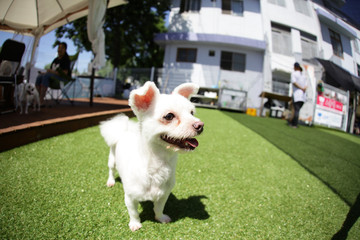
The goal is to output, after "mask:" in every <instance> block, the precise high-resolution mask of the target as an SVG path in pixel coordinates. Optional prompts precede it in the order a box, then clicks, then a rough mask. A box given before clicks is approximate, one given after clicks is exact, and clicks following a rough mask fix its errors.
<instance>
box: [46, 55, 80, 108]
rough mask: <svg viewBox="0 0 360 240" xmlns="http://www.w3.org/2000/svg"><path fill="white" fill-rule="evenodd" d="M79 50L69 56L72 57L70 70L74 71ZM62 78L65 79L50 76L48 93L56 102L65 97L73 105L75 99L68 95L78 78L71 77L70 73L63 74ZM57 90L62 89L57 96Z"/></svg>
mask: <svg viewBox="0 0 360 240" xmlns="http://www.w3.org/2000/svg"><path fill="white" fill-rule="evenodd" d="M78 57H79V52H77V53H76V54H75V55H71V56H69V59H70V72H72V71H73V69H74V66H75V63H76V61H77V60H78ZM61 78H62V79H64V81H59V80H58V79H57V78H50V84H49V89H48V92H47V93H48V94H49V95H50V97H51V99H52V100H54V101H55V102H56V103H60V101H61V100H62V99H63V98H64V97H65V98H66V99H67V100H69V101H70V103H71V104H72V105H73V104H74V101H73V100H71V99H70V97H69V95H68V93H67V92H68V90H69V89H70V88H71V86H72V85H73V84H74V83H75V81H76V78H72V77H69V76H68V75H65V74H63V75H61ZM55 90H60V94H58V95H57V96H55Z"/></svg>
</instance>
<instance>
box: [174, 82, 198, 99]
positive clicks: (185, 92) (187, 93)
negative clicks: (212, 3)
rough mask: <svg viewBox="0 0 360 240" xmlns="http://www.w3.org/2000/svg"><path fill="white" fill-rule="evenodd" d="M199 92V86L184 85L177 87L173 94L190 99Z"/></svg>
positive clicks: (192, 84) (193, 84)
mask: <svg viewBox="0 0 360 240" xmlns="http://www.w3.org/2000/svg"><path fill="white" fill-rule="evenodd" d="M198 91H199V86H198V85H197V84H195V83H183V84H181V85H179V86H177V87H176V88H175V89H174V91H173V94H180V95H181V96H183V97H185V98H187V99H190V97H191V95H193V94H196V93H197V92H198Z"/></svg>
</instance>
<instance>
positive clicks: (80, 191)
mask: <svg viewBox="0 0 360 240" xmlns="http://www.w3.org/2000/svg"><path fill="white" fill-rule="evenodd" d="M197 116H198V117H200V118H201V119H202V120H203V121H204V122H205V131H204V133H203V134H202V135H201V136H200V137H199V138H198V140H199V143H200V146H199V147H198V149H196V150H195V151H194V152H193V153H190V154H181V155H180V156H179V161H178V168H177V184H176V186H175V188H174V189H173V192H172V194H171V196H170V198H169V200H168V202H167V205H166V207H165V212H166V213H167V214H168V215H170V217H172V219H173V222H172V223H170V224H160V223H157V222H155V221H154V220H153V217H154V216H153V212H152V204H151V203H148V202H147V203H143V204H142V205H141V207H140V209H139V210H140V212H141V220H142V223H143V228H142V229H140V230H139V231H137V232H135V233H132V232H131V231H130V230H129V228H128V220H129V218H128V214H127V210H126V207H125V205H124V200H123V190H122V185H121V183H120V182H117V183H116V185H115V187H113V188H107V187H106V185H105V184H106V180H107V173H108V169H107V156H108V148H107V146H106V145H105V143H104V141H103V139H102V137H101V136H100V134H99V129H98V127H92V128H88V129H85V130H80V131H77V132H75V133H70V134H65V135H61V136H58V137H54V138H51V139H47V140H43V141H39V142H36V143H33V144H29V145H26V146H23V147H19V148H16V149H13V150H10V151H7V152H3V153H0V171H1V175H0V207H1V212H0V238H1V239H55V238H56V239H119V238H120V239H330V238H331V236H332V235H333V234H334V233H335V232H336V231H337V230H338V229H339V228H340V226H341V224H342V222H343V221H344V219H345V216H346V214H347V212H348V210H349V206H348V204H351V202H352V201H353V200H354V194H355V195H356V191H358V190H359V189H358V188H359V184H358V183H359V182H358V181H359V177H358V175H357V174H358V173H359V171H358V168H359V160H357V158H356V157H352V154H354V155H355V154H357V156H359V155H358V151H359V150H357V149H359V145H360V144H359V142H358V141H357V139H352V140H351V141H349V140H347V138H348V137H342V136H340V137H339V136H338V134H339V133H336V134H333V133H329V132H327V131H324V130H319V129H317V128H307V127H300V128H299V129H291V128H288V127H287V126H286V125H285V123H284V122H283V121H280V120H275V119H269V118H256V117H250V116H247V115H245V114H239V113H227V112H220V111H216V110H208V109H198V113H197ZM279 133H281V134H279ZM311 135H313V136H312V137H311ZM340 135H341V133H340ZM291 139H293V140H291ZM331 139H333V140H331ZM332 141H336V142H338V144H340V145H341V146H339V147H337V146H336V144H335V145H334V144H332V145H329V144H331V142H332ZM318 142H324V143H323V145H321V146H317V145H315V144H316V143H318ZM352 144H354V145H352ZM326 146H328V147H329V149H326ZM338 151H340V153H339V152H338ZM303 152H305V153H306V154H305V155H306V156H303V155H302V153H303ZM313 155H315V156H317V157H314V156H313ZM322 155H326V156H327V157H323V158H319V156H322ZM317 161H319V163H316V162H317ZM326 161H328V163H329V164H326ZM322 168H326V169H325V170H322ZM332 168H336V169H337V170H338V171H339V172H341V178H338V177H337V176H333V177H334V178H331V176H332V175H336V174H334V170H333V169H332ZM326 172H328V173H326ZM347 174H350V175H349V176H347V177H345V176H346V175H347ZM341 179H343V181H341ZM353 184H357V185H353ZM356 188H357V189H356ZM347 203H348V204H347ZM357 236H360V224H359V222H357V223H356V224H355V225H354V226H353V228H352V229H351V231H350V234H349V237H348V239H357V238H356V237H357Z"/></svg>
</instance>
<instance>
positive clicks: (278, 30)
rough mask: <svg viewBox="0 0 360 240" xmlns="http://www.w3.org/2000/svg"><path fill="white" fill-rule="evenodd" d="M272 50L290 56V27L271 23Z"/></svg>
mask: <svg viewBox="0 0 360 240" xmlns="http://www.w3.org/2000/svg"><path fill="white" fill-rule="evenodd" d="M271 37H272V50H273V52H274V53H279V54H282V55H286V56H292V44H291V29H290V28H289V27H285V26H282V25H278V24H275V23H271Z"/></svg>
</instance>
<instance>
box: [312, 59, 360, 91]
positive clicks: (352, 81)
mask: <svg viewBox="0 0 360 240" xmlns="http://www.w3.org/2000/svg"><path fill="white" fill-rule="evenodd" d="M316 60H318V61H319V62H320V63H321V65H322V66H323V67H324V69H325V74H326V75H325V79H324V81H325V83H327V84H330V85H332V86H334V87H337V88H342V89H344V90H348V91H351V92H352V91H358V92H360V78H359V77H357V76H355V75H353V74H351V73H350V72H348V71H346V70H345V69H343V68H342V67H339V66H338V65H336V64H335V63H333V62H331V61H329V60H324V59H320V58H316Z"/></svg>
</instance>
